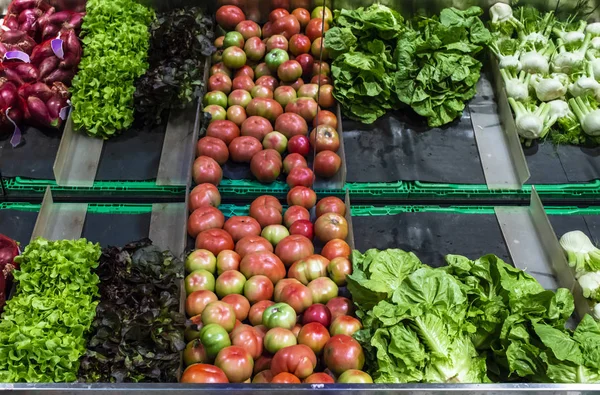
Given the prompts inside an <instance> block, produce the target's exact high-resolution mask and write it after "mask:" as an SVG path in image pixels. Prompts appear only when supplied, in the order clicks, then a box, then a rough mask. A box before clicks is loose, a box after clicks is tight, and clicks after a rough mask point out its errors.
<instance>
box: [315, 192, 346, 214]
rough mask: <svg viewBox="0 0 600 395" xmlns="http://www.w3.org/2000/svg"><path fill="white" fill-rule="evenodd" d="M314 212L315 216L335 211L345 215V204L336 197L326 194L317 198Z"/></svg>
mask: <svg viewBox="0 0 600 395" xmlns="http://www.w3.org/2000/svg"><path fill="white" fill-rule="evenodd" d="M315 212H316V215H317V218H318V217H320V216H322V215H323V214H326V213H337V214H339V215H341V216H344V215H346V204H345V203H344V201H343V200H342V199H340V198H338V197H335V196H327V197H325V198H323V199H321V200H319V202H318V203H317V207H316V210H315Z"/></svg>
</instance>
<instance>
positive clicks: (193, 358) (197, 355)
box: [183, 339, 210, 366]
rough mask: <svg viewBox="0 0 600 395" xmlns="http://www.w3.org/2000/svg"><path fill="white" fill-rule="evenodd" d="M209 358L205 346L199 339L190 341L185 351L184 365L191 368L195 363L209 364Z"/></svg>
mask: <svg viewBox="0 0 600 395" xmlns="http://www.w3.org/2000/svg"><path fill="white" fill-rule="evenodd" d="M208 362H210V361H209V360H208V356H207V355H206V350H205V349H204V346H203V345H202V343H201V342H200V340H198V339H194V340H192V341H190V342H189V343H188V344H187V345H186V346H185V350H183V363H184V365H185V366H189V365H192V364H195V363H208Z"/></svg>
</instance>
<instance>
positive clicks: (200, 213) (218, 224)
mask: <svg viewBox="0 0 600 395" xmlns="http://www.w3.org/2000/svg"><path fill="white" fill-rule="evenodd" d="M224 221H225V216H223V213H222V212H221V211H220V210H219V209H218V208H215V207H211V206H208V207H200V208H197V209H196V210H194V211H193V212H192V214H191V215H190V217H189V218H188V223H187V228H188V234H189V235H190V236H192V237H196V236H198V234H199V233H200V232H204V231H205V230H208V229H220V228H222V227H223V223H224Z"/></svg>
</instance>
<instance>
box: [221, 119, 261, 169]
mask: <svg viewBox="0 0 600 395" xmlns="http://www.w3.org/2000/svg"><path fill="white" fill-rule="evenodd" d="M243 126H244V125H243V124H242V127H243ZM260 151H262V144H261V143H260V141H259V140H258V139H257V138H255V137H253V136H240V137H236V138H234V139H233V141H232V142H231V143H230V144H229V154H230V156H231V160H232V161H234V162H238V163H250V161H251V160H252V157H253V156H254V155H256V154H257V153H259V152H260Z"/></svg>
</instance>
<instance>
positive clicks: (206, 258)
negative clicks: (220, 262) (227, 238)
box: [185, 250, 217, 273]
mask: <svg viewBox="0 0 600 395" xmlns="http://www.w3.org/2000/svg"><path fill="white" fill-rule="evenodd" d="M216 264H217V258H216V257H215V255H214V254H213V253H212V252H210V251H207V250H194V251H192V252H191V253H190V254H189V255H188V257H187V258H186V260H185V271H186V272H187V273H190V272H193V271H194V270H198V269H204V270H207V271H209V272H211V273H212V272H214V271H215V268H216Z"/></svg>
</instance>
